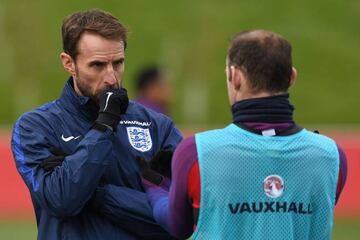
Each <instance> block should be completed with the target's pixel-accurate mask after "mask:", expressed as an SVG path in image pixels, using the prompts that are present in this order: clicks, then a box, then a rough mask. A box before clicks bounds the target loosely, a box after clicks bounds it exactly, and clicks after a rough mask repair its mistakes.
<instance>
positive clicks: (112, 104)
mask: <svg viewBox="0 0 360 240" xmlns="http://www.w3.org/2000/svg"><path fill="white" fill-rule="evenodd" d="M99 105H100V109H99V115H98V118H97V119H96V121H95V123H97V124H100V125H105V126H109V127H111V128H112V129H113V131H116V127H117V125H118V124H119V121H120V116H121V114H124V113H125V112H126V110H127V107H128V105H129V98H128V95H127V91H126V89H125V88H114V89H110V90H106V91H104V92H102V93H101V94H100V97H99Z"/></svg>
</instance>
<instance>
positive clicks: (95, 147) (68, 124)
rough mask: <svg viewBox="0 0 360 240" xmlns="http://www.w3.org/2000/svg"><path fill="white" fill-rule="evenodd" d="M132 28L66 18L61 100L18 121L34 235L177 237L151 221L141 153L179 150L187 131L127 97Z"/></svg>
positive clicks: (102, 17) (16, 143) (17, 146)
mask: <svg viewBox="0 0 360 240" xmlns="http://www.w3.org/2000/svg"><path fill="white" fill-rule="evenodd" d="M126 34H127V30H126V28H125V27H124V26H123V25H122V24H121V23H119V21H118V20H117V19H116V18H115V17H113V16H112V15H111V14H109V13H106V12H103V11H100V10H91V11H83V12H77V13H75V14H73V15H71V16H69V17H68V18H66V19H65V21H64V23H63V26H62V36H63V48H64V52H62V53H61V56H60V57H61V61H62V63H63V66H64V68H65V70H66V71H67V72H69V74H70V75H71V77H70V78H69V80H68V81H67V83H66V84H65V87H64V90H63V92H62V95H61V97H60V98H59V99H57V100H55V101H53V102H51V103H48V104H45V105H43V106H41V107H39V108H37V109H35V110H33V111H31V112H28V113H25V114H23V115H22V116H21V117H20V118H19V119H18V120H17V122H16V124H15V127H14V129H13V136H12V150H13V154H14V158H15V160H16V166H17V169H18V171H19V173H20V174H21V176H22V178H23V179H24V181H25V183H26V185H27V187H28V188H29V191H30V194H31V199H32V202H33V205H34V209H35V213H36V219H37V225H38V239H171V237H170V236H169V235H168V234H167V233H166V232H165V231H164V230H163V229H162V228H161V227H160V226H159V225H157V223H156V222H155V221H154V219H153V216H152V209H151V207H150V205H149V203H148V200H147V197H146V194H145V193H144V189H143V187H142V185H141V179H140V177H139V176H140V175H139V169H138V166H137V163H136V162H135V158H136V157H137V156H141V157H142V158H144V159H150V158H151V157H152V156H153V155H155V153H156V152H158V151H159V150H162V149H169V150H174V149H175V147H176V145H177V144H178V143H179V141H180V140H181V138H182V137H181V134H180V132H179V131H178V129H176V128H175V126H174V124H173V123H172V121H171V120H170V119H169V118H167V117H166V116H164V115H162V114H159V113H156V112H154V111H151V110H149V109H146V108H145V107H142V106H141V105H139V104H137V103H134V102H131V101H130V102H129V101H128V98H127V93H126V90H125V89H123V88H122V84H121V83H122V82H121V77H122V74H123V72H124V60H125V54H124V51H125V48H126ZM57 161H58V162H57ZM52 163H54V165H53V166H52V165H51V164H52ZM49 164H50V165H49ZM51 166H52V167H51Z"/></svg>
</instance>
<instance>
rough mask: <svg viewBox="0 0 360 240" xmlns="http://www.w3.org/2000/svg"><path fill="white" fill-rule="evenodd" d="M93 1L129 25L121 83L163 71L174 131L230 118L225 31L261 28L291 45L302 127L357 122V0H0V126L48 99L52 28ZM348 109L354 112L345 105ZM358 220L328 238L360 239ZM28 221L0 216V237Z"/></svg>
mask: <svg viewBox="0 0 360 240" xmlns="http://www.w3.org/2000/svg"><path fill="white" fill-rule="evenodd" d="M90 8H101V9H103V10H107V11H110V12H111V13H113V14H114V15H115V16H117V17H118V18H119V19H120V20H121V22H122V23H124V24H125V25H126V26H128V27H129V28H130V30H131V34H130V36H129V41H128V42H129V44H128V49H127V50H126V71H125V77H124V81H125V82H124V85H125V87H126V88H128V89H129V92H130V96H131V97H134V88H133V83H132V79H133V78H134V75H135V73H136V71H137V70H138V69H139V68H140V67H142V66H143V65H146V64H152V63H156V64H159V65H160V66H163V67H164V68H165V69H166V70H167V71H168V72H169V73H170V76H171V78H170V80H171V83H172V84H173V86H174V96H173V97H174V98H173V105H172V112H171V114H172V116H173V118H174V121H175V123H176V124H177V125H178V126H181V127H183V128H185V129H186V128H191V129H197V128H202V129H204V128H209V127H213V126H222V125H224V124H226V123H228V122H229V121H231V115H230V111H229V109H230V106H229V104H228V101H227V95H226V84H225V74H224V67H225V56H226V50H227V46H228V43H229V40H230V38H231V36H233V35H234V34H235V33H237V32H239V31H242V30H246V29H254V28H261V29H268V30H272V31H275V32H278V33H280V34H281V35H283V36H284V37H286V38H287V39H288V40H289V41H290V42H291V43H292V46H293V60H294V65H295V67H296V68H297V70H298V73H299V77H298V81H297V83H296V85H295V87H294V89H292V90H291V92H290V94H291V101H292V103H293V104H294V105H295V106H296V111H295V117H296V119H297V122H298V123H300V124H302V125H322V126H325V125H329V126H332V127H334V126H335V127H337V128H342V129H344V128H349V129H354V128H359V122H360V111H359V110H357V109H358V106H357V105H356V104H358V103H360V98H359V95H358V91H359V89H360V81H359V80H358V77H357V72H356V71H357V69H360V60H359V56H360V31H359V26H360V1H359V0H346V1H338V0H336V1H335V0H328V1H325V0H318V1H313V0H303V1H274V0H273V1H265V0H251V1H250V0H246V1H239V0H223V1H210V0H197V1H194V0H192V1H191V0H182V1H165V0H152V1H146V0H131V1H119V0H117V1H115V0H108V1H94V0H88V1H69V0H63V1H45V0H38V1H36V0H34V1H26V0H11V1H10V0H9V1H7V0H0V49H1V57H0V105H1V111H0V127H1V128H8V129H10V128H11V126H12V125H13V123H14V122H15V120H16V119H17V118H18V117H19V116H20V115H21V114H22V113H23V112H25V111H29V110H31V109H33V108H35V107H37V106H40V105H42V104H43V103H45V102H49V101H52V100H54V99H55V98H57V97H58V96H59V95H60V93H61V91H62V88H63V85H64V83H65V81H66V79H67V77H68V76H67V74H66V73H65V71H64V70H63V68H62V65H61V63H60V60H59V54H60V52H61V50H62V46H61V34H60V28H61V24H62V20H63V18H64V17H65V16H67V15H69V14H71V13H73V12H74V11H78V10H84V9H90ZM352 107H354V109H352ZM359 229H360V220H354V219H348V220H347V219H339V220H338V219H337V222H336V224H335V231H334V239H359V235H360V232H359ZM35 236H36V227H35V221H34V220H31V221H14V220H12V221H8V220H6V219H4V220H1V221H0V239H34V238H35Z"/></svg>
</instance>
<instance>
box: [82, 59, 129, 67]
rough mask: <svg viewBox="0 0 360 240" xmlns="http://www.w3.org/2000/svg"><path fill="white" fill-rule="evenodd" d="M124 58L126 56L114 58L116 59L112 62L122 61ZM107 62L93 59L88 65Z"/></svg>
mask: <svg viewBox="0 0 360 240" xmlns="http://www.w3.org/2000/svg"><path fill="white" fill-rule="evenodd" d="M124 60H125V58H124V57H120V58H117V59H114V60H113V61H112V63H114V62H122V61H124ZM106 63H107V61H102V60H93V61H90V62H89V63H88V65H89V66H91V65H94V64H106Z"/></svg>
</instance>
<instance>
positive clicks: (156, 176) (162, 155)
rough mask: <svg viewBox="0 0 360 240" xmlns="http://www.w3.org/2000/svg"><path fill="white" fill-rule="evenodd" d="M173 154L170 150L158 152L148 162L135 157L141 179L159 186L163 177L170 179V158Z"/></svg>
mask: <svg viewBox="0 0 360 240" xmlns="http://www.w3.org/2000/svg"><path fill="white" fill-rule="evenodd" d="M172 155H173V152H172V151H170V150H160V151H159V152H157V153H156V154H155V156H154V157H153V158H152V159H151V160H150V161H149V162H148V161H146V160H145V159H144V158H142V157H139V156H137V157H136V161H137V162H138V165H139V168H140V171H141V176H142V178H144V179H146V180H148V181H149V182H152V183H154V184H156V185H160V184H161V182H162V181H163V176H165V177H167V178H169V179H171V158H172Z"/></svg>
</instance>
